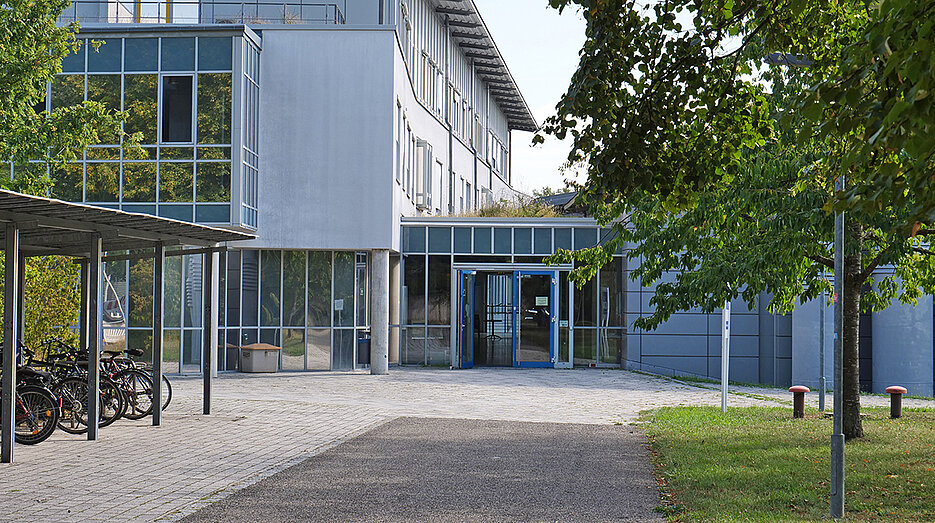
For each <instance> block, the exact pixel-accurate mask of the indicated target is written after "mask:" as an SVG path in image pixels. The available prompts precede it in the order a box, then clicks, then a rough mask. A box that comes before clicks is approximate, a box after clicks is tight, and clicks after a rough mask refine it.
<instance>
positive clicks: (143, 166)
mask: <svg viewBox="0 0 935 523" xmlns="http://www.w3.org/2000/svg"><path fill="white" fill-rule="evenodd" d="M123 201H125V202H155V201H156V164H155V163H154V162H145V163H143V162H141V163H124V164H123Z"/></svg>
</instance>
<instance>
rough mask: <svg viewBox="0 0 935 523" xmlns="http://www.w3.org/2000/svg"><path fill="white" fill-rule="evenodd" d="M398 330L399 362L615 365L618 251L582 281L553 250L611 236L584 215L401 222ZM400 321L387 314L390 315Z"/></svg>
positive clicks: (620, 273) (619, 311) (620, 358)
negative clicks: (554, 259) (549, 260)
mask: <svg viewBox="0 0 935 523" xmlns="http://www.w3.org/2000/svg"><path fill="white" fill-rule="evenodd" d="M402 229H403V230H402V244H403V245H402V254H401V256H400V257H399V259H398V262H397V263H398V264H399V274H400V278H399V282H400V287H399V296H400V310H399V315H398V321H393V322H392V323H393V325H392V326H391V330H392V332H391V336H392V337H396V336H398V338H395V339H398V340H399V342H398V343H399V353H398V361H399V363H400V364H402V365H435V366H452V367H459V368H470V367H474V366H504V367H549V368H553V367H554V368H568V367H572V366H601V367H620V366H623V365H625V362H626V361H627V355H626V339H627V336H626V300H625V296H626V294H625V293H626V287H625V268H626V263H625V260H624V258H623V257H622V253H618V255H617V256H615V257H614V258H613V260H612V261H611V262H609V263H608V264H606V265H605V266H604V267H602V268H601V269H600V270H599V271H598V274H597V275H596V276H595V277H594V278H593V279H592V280H590V281H589V282H588V283H587V284H585V285H584V286H583V287H581V288H578V287H576V285H575V284H574V283H572V282H571V281H570V280H569V272H570V271H571V269H572V268H573V267H572V266H565V265H563V266H550V265H547V264H545V263H544V258H545V257H546V256H548V255H550V254H552V253H553V252H555V251H556V250H558V249H573V248H574V249H580V248H585V247H593V246H595V245H598V244H599V243H601V242H602V241H606V240H607V239H608V238H609V237H610V231H609V230H606V229H600V228H599V227H597V225H596V224H595V222H594V221H593V220H590V219H582V218H552V219H516V218H447V219H431V218H430V219H404V221H403V228H402ZM396 319H397V318H395V317H394V318H393V320H396Z"/></svg>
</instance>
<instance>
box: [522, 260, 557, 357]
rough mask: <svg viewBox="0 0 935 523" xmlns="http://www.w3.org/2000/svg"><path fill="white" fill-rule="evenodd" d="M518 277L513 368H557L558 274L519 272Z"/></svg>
mask: <svg viewBox="0 0 935 523" xmlns="http://www.w3.org/2000/svg"><path fill="white" fill-rule="evenodd" d="M515 276H516V277H515V278H514V279H513V281H514V282H515V283H514V293H513V296H514V309H513V318H514V319H513V324H514V326H515V328H514V331H513V332H514V334H513V366H514V367H554V366H555V352H556V351H555V327H556V325H557V324H556V323H555V322H556V319H557V318H556V312H557V309H556V299H555V298H556V277H555V273H553V272H545V271H517V272H516V273H515Z"/></svg>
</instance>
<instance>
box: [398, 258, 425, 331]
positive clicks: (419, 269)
mask: <svg viewBox="0 0 935 523" xmlns="http://www.w3.org/2000/svg"><path fill="white" fill-rule="evenodd" d="M404 270H405V275H404V277H403V281H404V285H405V288H406V305H405V307H406V313H407V317H406V323H408V324H410V325H416V324H424V323H425V256H406V258H405V269H404Z"/></svg>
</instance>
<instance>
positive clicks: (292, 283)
mask: <svg viewBox="0 0 935 523" xmlns="http://www.w3.org/2000/svg"><path fill="white" fill-rule="evenodd" d="M282 324H283V325H284V326H286V327H304V326H305V252H304V251H285V252H284V253H283V255H282ZM303 354H304V348H303Z"/></svg>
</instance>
